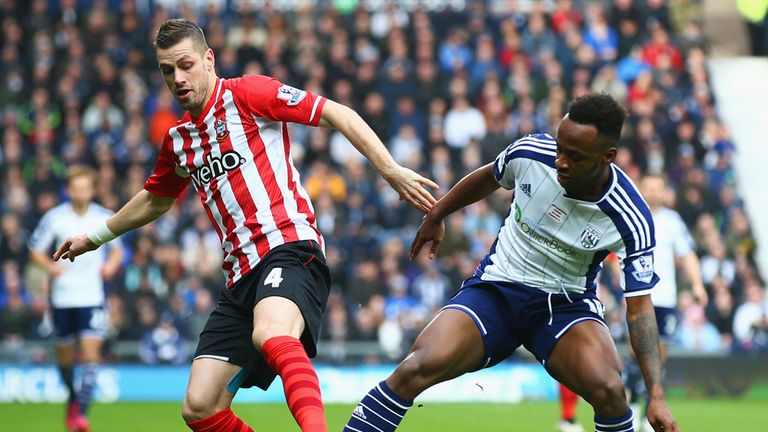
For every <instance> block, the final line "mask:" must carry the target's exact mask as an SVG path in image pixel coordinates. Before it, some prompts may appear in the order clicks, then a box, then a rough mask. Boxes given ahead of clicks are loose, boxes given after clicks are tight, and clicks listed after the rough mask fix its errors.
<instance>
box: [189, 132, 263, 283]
mask: <svg viewBox="0 0 768 432" xmlns="http://www.w3.org/2000/svg"><path fill="white" fill-rule="evenodd" d="M197 131H198V132H197V133H198V135H199V136H200V148H201V149H202V150H203V161H206V160H208V157H209V156H210V154H211V145H210V143H209V141H210V135H209V134H208V132H207V131H208V125H207V124H205V123H203V124H202V125H201V126H199V127H197ZM208 188H209V190H210V198H209V199H211V200H213V202H214V203H215V204H216V209H218V211H219V214H220V215H221V220H222V222H223V223H224V227H225V228H226V230H227V232H226V236H225V237H223V241H228V242H230V243H232V250H231V251H230V252H229V254H230V255H232V256H234V257H236V258H237V262H238V264H240V268H241V272H242V273H243V274H244V273H245V272H247V271H248V270H250V268H251V266H250V264H249V263H248V257H247V256H245V254H243V253H242V251H241V249H240V238H238V237H237V234H236V232H235V229H236V228H237V226H236V225H235V221H234V220H233V219H232V215H231V214H230V213H229V210H227V206H226V205H225V203H224V200H223V199H222V197H221V191H220V190H219V182H218V180H217V179H216V178H215V177H214V178H212V179H211V181H210V183H208ZM206 198H208V197H206ZM203 206H205V207H206V208H207V207H208V205H207V203H206V202H205V201H203ZM209 211H210V209H209ZM209 214H210V213H209ZM211 216H213V215H212V214H211ZM211 222H213V223H214V225H215V224H216V219H211ZM227 264H228V265H227ZM233 267H234V264H232V263H230V262H227V261H224V264H223V265H222V268H223V269H225V270H227V271H228V274H227V285H228V286H229V285H231V284H232V283H233V281H234V276H235V275H234V272H233V271H232V268H233Z"/></svg>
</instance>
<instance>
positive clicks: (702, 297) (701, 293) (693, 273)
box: [683, 251, 709, 307]
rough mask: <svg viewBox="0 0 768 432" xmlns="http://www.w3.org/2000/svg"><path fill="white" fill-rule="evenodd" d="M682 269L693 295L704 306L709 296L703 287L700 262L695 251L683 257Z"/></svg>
mask: <svg viewBox="0 0 768 432" xmlns="http://www.w3.org/2000/svg"><path fill="white" fill-rule="evenodd" d="M683 271H684V272H685V276H686V277H687V278H688V281H689V282H690V283H691V291H693V295H694V297H696V300H698V301H699V305H701V306H702V307H705V306H706V305H707V303H708V301H709V296H707V289H706V288H704V282H703V280H702V279H701V263H699V257H698V256H696V252H694V251H691V252H690V253H689V254H688V255H686V256H685V257H684V258H683Z"/></svg>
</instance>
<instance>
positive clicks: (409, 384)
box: [393, 350, 440, 396]
mask: <svg viewBox="0 0 768 432" xmlns="http://www.w3.org/2000/svg"><path fill="white" fill-rule="evenodd" d="M437 363H438V362H436V361H435V359H432V358H430V356H429V355H427V354H426V353H425V352H422V351H421V350H419V351H415V352H413V353H411V354H410V355H409V356H408V357H406V358H405V360H403V361H402V362H401V363H400V365H399V366H398V367H397V369H396V370H395V372H394V373H393V381H395V382H396V385H397V386H398V387H402V388H403V391H404V392H407V393H416V394H419V393H421V392H423V391H424V390H426V389H427V388H429V387H430V386H432V385H434V384H435V383H437V382H438V373H437V372H438V371H439V370H440V367H439V366H438V365H437ZM414 396H415V395H414Z"/></svg>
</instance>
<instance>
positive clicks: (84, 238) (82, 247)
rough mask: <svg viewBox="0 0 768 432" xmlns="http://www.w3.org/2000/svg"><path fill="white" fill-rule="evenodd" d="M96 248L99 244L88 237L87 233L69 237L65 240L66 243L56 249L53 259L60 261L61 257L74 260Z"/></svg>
mask: <svg viewBox="0 0 768 432" xmlns="http://www.w3.org/2000/svg"><path fill="white" fill-rule="evenodd" d="M95 249H98V246H96V245H95V244H94V243H93V242H92V241H91V239H89V238H88V235H87V234H80V235H76V236H72V237H68V238H67V239H66V240H64V243H62V244H61V246H59V248H58V249H56V252H54V254H53V260H54V261H58V260H59V259H68V260H70V261H74V260H75V257H76V256H78V255H82V254H84V253H86V252H88V251H92V250H95Z"/></svg>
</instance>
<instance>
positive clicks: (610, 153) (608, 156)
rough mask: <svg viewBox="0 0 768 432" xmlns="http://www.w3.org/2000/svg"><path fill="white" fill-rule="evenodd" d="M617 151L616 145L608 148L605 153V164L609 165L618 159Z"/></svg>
mask: <svg viewBox="0 0 768 432" xmlns="http://www.w3.org/2000/svg"><path fill="white" fill-rule="evenodd" d="M616 152H617V150H616V147H609V148H608V150H606V151H605V152H604V153H603V164H605V165H608V164H610V163H611V162H613V161H614V160H616Z"/></svg>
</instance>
